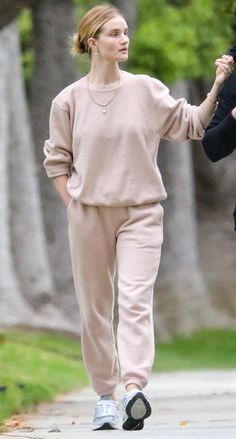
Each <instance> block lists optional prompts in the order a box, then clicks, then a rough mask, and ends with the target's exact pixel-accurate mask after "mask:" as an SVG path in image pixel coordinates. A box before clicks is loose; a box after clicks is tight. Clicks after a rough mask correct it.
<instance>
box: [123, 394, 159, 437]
mask: <svg viewBox="0 0 236 439" xmlns="http://www.w3.org/2000/svg"><path fill="white" fill-rule="evenodd" d="M123 410H124V415H123V425H122V428H123V429H124V430H142V429H143V426H144V419H146V418H148V417H149V416H150V414H151V412H152V409H151V406H150V403H149V401H148V400H147V398H146V396H145V395H144V394H143V392H142V391H141V390H138V389H133V390H130V392H127V393H125V395H124V397H123Z"/></svg>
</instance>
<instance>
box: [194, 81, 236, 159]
mask: <svg viewBox="0 0 236 439" xmlns="http://www.w3.org/2000/svg"><path fill="white" fill-rule="evenodd" d="M218 100H219V104H218V107H217V110H216V112H215V114H214V117H213V119H212V121H211V122H210V124H209V126H208V127H207V129H206V132H205V134H204V137H203V140H202V145H203V148H204V150H205V153H206V155H207V157H208V158H209V159H210V160H211V161H213V162H216V161H217V160H220V159H222V158H223V157H226V156H227V155H229V154H231V152H233V151H234V149H235V148H236V120H235V119H234V118H233V116H232V114H231V111H232V109H233V108H234V107H235V104H236V74H235V73H233V74H232V75H231V77H230V78H229V79H228V80H227V81H226V82H225V84H224V86H223V88H222V90H221V91H220V93H219V97H218Z"/></svg>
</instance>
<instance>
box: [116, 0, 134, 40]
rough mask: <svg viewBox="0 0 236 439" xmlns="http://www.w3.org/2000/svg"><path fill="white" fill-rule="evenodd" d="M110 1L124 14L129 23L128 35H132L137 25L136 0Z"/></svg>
mask: <svg viewBox="0 0 236 439" xmlns="http://www.w3.org/2000/svg"><path fill="white" fill-rule="evenodd" d="M111 3H112V4H113V5H114V6H116V7H117V8H119V9H120V11H121V12H122V14H124V17H125V18H126V20H127V22H128V25H129V30H130V35H132V33H133V32H134V30H135V28H136V25H137V16H138V0H129V1H127V0H112V2H111Z"/></svg>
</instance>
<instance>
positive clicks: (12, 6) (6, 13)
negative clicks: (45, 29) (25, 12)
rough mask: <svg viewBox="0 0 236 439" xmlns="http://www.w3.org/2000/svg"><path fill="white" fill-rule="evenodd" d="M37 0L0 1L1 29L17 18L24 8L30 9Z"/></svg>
mask: <svg viewBox="0 0 236 439" xmlns="http://www.w3.org/2000/svg"><path fill="white" fill-rule="evenodd" d="M35 1H36V0H0V29H2V28H3V27H5V26H7V25H8V24H10V23H11V21H13V20H15V18H17V16H18V14H19V13H20V12H21V10H22V8H24V7H29V6H31V5H32V4H33V2H35Z"/></svg>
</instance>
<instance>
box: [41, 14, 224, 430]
mask: <svg viewBox="0 0 236 439" xmlns="http://www.w3.org/2000/svg"><path fill="white" fill-rule="evenodd" d="M128 46H129V37H128V26H127V23H126V21H125V19H124V17H123V16H122V15H121V13H120V11H119V10H117V9H116V8H114V7H109V6H96V7H94V8H92V9H91V10H90V11H89V12H88V13H87V14H86V15H85V16H84V17H83V19H82V20H81V22H80V26H79V32H78V34H77V35H76V36H75V42H74V50H75V52H77V53H89V55H90V58H91V68H90V72H89V74H88V75H86V76H85V77H83V78H82V79H80V80H78V81H77V82H75V83H74V84H71V85H70V86H68V87H67V88H65V89H64V90H63V91H62V92H61V93H59V95H58V96H56V98H55V99H54V100H53V102H52V108H51V114H50V139H49V140H47V141H46V142H45V146H44V153H45V156H46V158H45V161H44V166H45V168H46V171H47V175H48V176H49V177H50V178H52V179H53V182H54V185H55V188H56V190H57V192H58V193H59V195H60V197H61V199H62V201H63V202H64V204H65V205H66V206H67V209H68V210H67V212H68V222H69V240H70V248H71V257H72V267H73V277H74V282H75V288H76V292H77V296H78V301H79V306H80V312H81V342H82V349H83V359H84V363H85V365H86V368H87V371H88V374H89V376H90V379H91V383H92V385H93V388H94V390H95V391H96V392H97V394H98V395H99V396H100V399H99V401H98V402H97V404H96V408H95V415H94V421H93V429H94V430H99V429H111V428H116V427H117V423H118V409H119V403H118V401H117V400H116V395H115V390H116V386H117V383H118V360H119V367H120V374H121V378H122V381H123V383H124V386H125V389H126V393H125V394H124V398H123V411H124V413H123V429H125V430H140V429H142V428H143V425H144V419H145V418H147V417H148V416H149V415H150V414H151V407H150V403H149V401H148V399H147V397H146V396H145V395H144V393H143V391H142V389H143V388H144V387H145V386H146V385H147V383H148V378H149V375H150V372H151V368H152V364H153V359H154V352H155V350H154V348H155V346H154V334H153V319H152V299H153V286H154V282H155V278H156V275H157V271H158V267H159V262H160V255H161V245H162V219H163V208H162V206H161V204H160V202H161V201H162V200H164V199H165V198H166V196H167V195H166V191H165V188H164V186H163V183H162V179H161V175H160V172H159V170H158V167H157V164H156V158H157V150H158V144H159V141H160V138H166V139H172V140H186V139H189V138H194V139H199V138H201V137H202V136H203V130H204V128H205V127H206V126H207V124H208V123H209V121H210V118H211V117H212V114H213V112H214V110H215V100H216V96H217V93H218V90H219V88H220V86H221V84H222V82H223V81H224V79H225V77H226V76H227V75H228V72H229V70H230V63H229V61H228V59H227V57H223V58H221V59H219V60H217V61H216V64H217V66H218V68H217V74H216V79H215V82H214V85H213V87H212V89H211V91H210V93H209V95H208V97H207V98H206V99H205V101H204V102H203V103H202V104H201V105H200V106H199V107H195V106H191V105H189V104H187V102H186V101H185V100H184V99H179V100H175V99H173V98H172V97H171V96H170V95H169V91H168V89H167V87H165V86H164V85H163V84H162V83H161V82H160V81H158V80H157V79H154V78H151V77H149V76H147V75H133V74H131V73H128V72H126V71H122V70H120V68H119V65H118V63H121V62H124V61H127V59H128ZM116 264H117V271H118V290H119V299H118V303H119V325H118V331H117V350H116V345H115V341H114V336H113V328H112V320H113V304H114V294H113V281H114V275H115V266H116Z"/></svg>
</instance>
